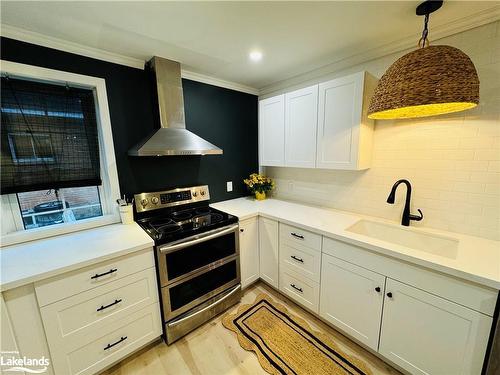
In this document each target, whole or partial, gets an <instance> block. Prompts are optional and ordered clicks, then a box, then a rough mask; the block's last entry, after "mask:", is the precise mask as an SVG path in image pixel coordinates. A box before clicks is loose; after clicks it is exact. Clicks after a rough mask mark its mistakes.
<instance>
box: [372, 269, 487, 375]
mask: <svg viewBox="0 0 500 375" xmlns="http://www.w3.org/2000/svg"><path fill="white" fill-rule="evenodd" d="M491 325H492V318H491V317H489V316H486V315H484V314H481V313H479V312H476V311H473V310H470V309H468V308H466V307H463V306H461V305H458V304H456V303H453V302H450V301H448V300H445V299H443V298H440V297H437V296H435V295H432V294H430V293H427V292H424V291H422V290H419V289H417V288H413V287H411V286H408V285H406V284H403V283H401V282H399V281H395V280H392V279H389V278H388V279H387V283H386V290H385V302H384V313H383V319H382V329H381V335H380V347H379V352H380V354H382V355H383V356H385V357H386V358H388V359H389V360H391V361H393V362H394V363H396V364H397V365H399V366H401V367H402V368H404V369H405V370H407V371H409V372H410V373H412V374H457V375H458V374H463V375H466V374H467V375H468V374H480V373H481V368H482V365H483V360H484V354H485V351H486V346H487V342H488V336H489V331H490V329H491Z"/></svg>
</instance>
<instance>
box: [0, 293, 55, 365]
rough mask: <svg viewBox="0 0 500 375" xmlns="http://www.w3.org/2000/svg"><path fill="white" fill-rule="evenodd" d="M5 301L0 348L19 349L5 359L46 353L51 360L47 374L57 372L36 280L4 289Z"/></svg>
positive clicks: (40, 355)
mask: <svg viewBox="0 0 500 375" xmlns="http://www.w3.org/2000/svg"><path fill="white" fill-rule="evenodd" d="M1 304H2V305H1V319H2V321H1V328H2V331H1V332H2V334H1V347H0V349H1V350H2V351H5V352H19V353H12V356H9V355H8V354H6V355H4V356H3V357H4V359H7V358H23V357H24V356H25V357H26V358H42V357H43V358H46V359H48V360H49V361H50V363H49V365H48V366H47V370H46V372H44V374H54V369H53V366H52V360H51V353H49V347H48V346H47V338H46V336H45V331H44V328H43V323H42V318H41V317H40V310H39V308H38V303H37V298H36V294H35V290H34V287H33V284H27V285H24V286H20V287H18V288H14V289H9V290H6V291H4V292H2V300H1ZM41 367H43V366H41ZM36 368H38V366H36Z"/></svg>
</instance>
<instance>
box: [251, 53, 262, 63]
mask: <svg viewBox="0 0 500 375" xmlns="http://www.w3.org/2000/svg"><path fill="white" fill-rule="evenodd" d="M248 56H249V57H250V60H252V61H260V60H262V52H260V51H252V52H250V54H249V55H248Z"/></svg>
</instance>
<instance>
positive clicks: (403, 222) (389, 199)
mask: <svg viewBox="0 0 500 375" xmlns="http://www.w3.org/2000/svg"><path fill="white" fill-rule="evenodd" d="M400 184H405V185H406V201H405V208H404V209H403V217H402V218H401V225H404V226H405V227H408V226H409V225H410V220H415V221H420V220H422V219H423V218H424V214H423V213H422V211H420V208H418V209H417V210H418V212H419V213H420V216H417V215H412V214H410V199H411V184H410V181H408V180H405V179H402V180H397V181H396V182H395V183H394V185H393V186H392V189H391V192H390V193H389V196H388V197H387V203H390V204H394V198H395V196H396V189H397V188H398V186H399V185H400Z"/></svg>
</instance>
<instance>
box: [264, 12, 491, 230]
mask: <svg viewBox="0 0 500 375" xmlns="http://www.w3.org/2000/svg"><path fill="white" fill-rule="evenodd" d="M499 25H500V22H498V21H497V22H495V23H491V24H488V25H484V26H481V27H479V28H476V29H473V30H469V31H466V32H464V33H461V34H456V35H453V36H451V37H448V38H446V40H440V41H436V44H448V45H452V46H456V47H458V48H461V49H462V50H463V51H464V52H466V53H468V54H469V56H470V57H471V59H472V61H473V62H474V63H475V64H476V69H477V71H478V74H479V79H480V82H481V83H480V85H481V86H480V104H479V106H478V107H476V108H475V109H473V110H470V111H466V112H461V113H455V114H449V115H446V116H439V117H429V118H421V119H415V120H405V121H378V122H377V123H376V125H375V132H374V139H373V163H372V167H371V168H370V169H368V170H366V171H337V170H319V169H299V168H277V167H268V168H266V173H267V174H268V175H269V176H271V177H274V178H275V179H276V186H277V189H276V193H275V195H276V196H277V197H279V198H285V199H291V200H295V201H299V202H305V203H309V204H316V205H319V206H323V207H331V208H337V209H341V210H346V211H352V212H358V213H361V214H366V215H372V216H378V217H382V218H386V219H389V220H394V221H400V220H401V212H402V209H403V205H404V195H405V188H404V187H400V188H399V189H398V193H397V196H396V204H394V205H390V204H387V203H386V199H387V195H388V194H389V191H390V189H391V187H392V185H393V183H394V182H395V181H396V180H398V179H400V178H407V179H409V180H410V181H411V183H412V186H413V198H412V211H415V210H416V209H417V208H421V209H422V211H423V212H424V217H425V218H424V220H423V221H421V222H412V225H415V226H425V227H432V228H437V229H442V230H450V231H454V232H460V233H464V234H469V235H473V236H481V237H485V238H489V239H494V240H500V218H499V215H500V35H498V34H499V31H498V30H499V29H500V26H499ZM405 52H409V51H404V52H399V53H397V54H393V55H390V56H385V57H383V58H381V59H378V60H373V61H370V62H367V63H365V64H362V66H361V65H360V66H355V67H352V68H351V69H349V71H351V72H355V71H360V70H363V69H366V70H368V71H370V72H371V73H374V74H378V76H380V75H381V74H382V73H383V72H385V70H386V69H387V68H388V67H389V65H390V64H392V63H393V62H394V61H395V60H396V59H397V57H399V56H402V55H403V54H404V53H405ZM344 74H346V72H337V73H336V76H341V75H344ZM290 182H292V183H291V185H290ZM290 186H293V188H291V189H290Z"/></svg>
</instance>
